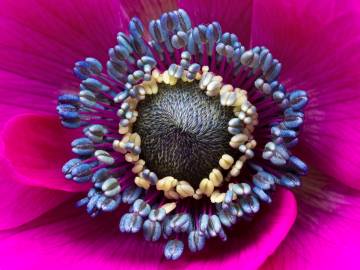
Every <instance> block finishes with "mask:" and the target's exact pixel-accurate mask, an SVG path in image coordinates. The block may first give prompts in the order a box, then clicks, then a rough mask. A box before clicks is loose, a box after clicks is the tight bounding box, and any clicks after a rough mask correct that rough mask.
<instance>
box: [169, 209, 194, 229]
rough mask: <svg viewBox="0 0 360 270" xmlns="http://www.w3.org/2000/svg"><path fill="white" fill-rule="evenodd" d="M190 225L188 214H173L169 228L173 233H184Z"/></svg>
mask: <svg viewBox="0 0 360 270" xmlns="http://www.w3.org/2000/svg"><path fill="white" fill-rule="evenodd" d="M190 225H191V217H190V216H189V214H185V213H181V214H175V215H174V217H173V218H172V219H171V223H170V226H171V227H172V228H173V230H174V231H175V232H186V231H187V230H188V229H189V227H190Z"/></svg>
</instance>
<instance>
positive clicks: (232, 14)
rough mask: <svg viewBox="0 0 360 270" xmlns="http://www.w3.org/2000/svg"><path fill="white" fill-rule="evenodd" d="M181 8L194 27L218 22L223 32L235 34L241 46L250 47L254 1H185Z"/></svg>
mask: <svg viewBox="0 0 360 270" xmlns="http://www.w3.org/2000/svg"><path fill="white" fill-rule="evenodd" d="M179 6H180V7H181V8H183V9H185V10H186V11H187V12H188V13H189V15H190V18H191V20H192V22H193V25H194V26H196V25H198V24H208V23H212V22H213V21H217V22H219V23H220V24H221V27H222V30H223V32H230V33H234V34H236V35H237V36H238V38H239V41H240V42H241V44H243V45H245V46H248V45H249V42H250V31H251V18H252V12H253V0H244V1H237V0H224V1H218V0H211V1H205V2H204V1H193V0H184V1H179Z"/></svg>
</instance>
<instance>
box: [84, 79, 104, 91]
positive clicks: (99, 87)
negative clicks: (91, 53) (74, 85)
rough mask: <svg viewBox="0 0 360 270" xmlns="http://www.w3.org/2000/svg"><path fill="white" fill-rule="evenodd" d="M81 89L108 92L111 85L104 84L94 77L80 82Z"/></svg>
mask: <svg viewBox="0 0 360 270" xmlns="http://www.w3.org/2000/svg"><path fill="white" fill-rule="evenodd" d="M80 89H82V90H89V91H92V92H101V91H103V92H107V91H109V90H110V88H109V86H107V85H104V84H103V83H101V82H100V81H99V80H96V79H94V78H87V79H86V80H83V81H82V82H81V84H80Z"/></svg>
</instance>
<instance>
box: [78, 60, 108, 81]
mask: <svg viewBox="0 0 360 270" xmlns="http://www.w3.org/2000/svg"><path fill="white" fill-rule="evenodd" d="M101 71H102V65H101V63H100V62H99V61H98V60H97V59H95V58H91V57H89V58H86V59H85V61H79V62H76V63H75V67H74V73H75V75H76V76H77V77H78V78H79V79H81V80H85V79H86V78H88V77H90V76H91V75H98V74H100V73H101Z"/></svg>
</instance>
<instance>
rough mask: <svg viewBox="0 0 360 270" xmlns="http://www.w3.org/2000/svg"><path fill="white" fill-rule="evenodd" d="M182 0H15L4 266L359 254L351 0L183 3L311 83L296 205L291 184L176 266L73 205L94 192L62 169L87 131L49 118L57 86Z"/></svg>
mask: <svg viewBox="0 0 360 270" xmlns="http://www.w3.org/2000/svg"><path fill="white" fill-rule="evenodd" d="M175 4H176V3H169V2H160V3H158V5H150V4H149V3H146V2H144V3H141V4H133V3H127V2H124V3H122V4H121V5H119V3H115V2H110V1H109V2H106V3H103V2H101V3H100V2H97V1H87V2H86V3H82V4H80V2H76V3H72V2H70V1H69V2H67V1H63V2H62V4H61V6H53V5H51V4H49V3H43V2H39V3H31V4H29V3H28V2H25V1H24V2H17V3H11V2H4V4H3V5H4V7H3V8H2V10H4V11H3V12H2V13H3V14H2V17H1V21H2V23H1V24H0V25H2V26H3V27H4V29H13V31H11V33H9V32H8V31H2V34H1V36H0V40H1V45H0V46H1V51H0V53H1V56H2V59H3V61H2V64H1V73H0V74H1V76H2V78H3V80H2V81H3V86H2V87H1V90H2V91H3V92H4V93H3V94H5V95H4V96H5V97H6V99H5V101H4V102H2V104H1V107H2V112H3V114H2V117H1V118H0V121H2V123H4V128H3V142H4V144H3V147H2V148H3V151H2V159H1V162H2V167H3V170H2V179H3V181H1V185H3V186H1V188H0V192H2V194H3V202H2V204H1V209H2V211H1V215H3V216H2V218H1V226H2V228H3V229H5V230H4V231H3V232H2V233H1V239H2V240H1V243H0V247H1V250H2V254H4V255H5V256H4V258H3V259H2V262H1V264H3V265H4V266H5V265H7V266H6V268H15V269H16V268H35V267H37V268H41V267H45V265H47V266H48V264H49V263H52V262H54V261H55V260H56V264H55V265H54V267H59V268H60V267H64V266H68V265H71V267H74V268H75V267H94V268H95V267H114V268H115V267H117V268H118V267H124V268H125V267H126V268H131V267H133V268H135V267H136V268H141V267H143V268H151V267H154V268H155V267H156V268H158V267H181V268H192V267H193V268H198V267H200V266H201V267H219V266H220V267H224V268H227V267H230V266H233V267H234V266H241V267H242V268H245V269H253V268H257V267H260V266H261V265H262V266H263V267H264V268H265V269H266V268H271V267H273V268H274V269H279V268H284V269H289V268H290V269H291V268H300V267H302V268H305V269H312V268H321V267H323V268H324V267H327V268H338V266H342V267H344V266H345V265H346V264H348V265H347V267H348V268H354V267H355V265H356V264H357V256H356V254H358V252H359V250H358V249H359V248H358V245H356V243H357V241H358V240H359V235H358V233H357V227H358V225H359V215H358V213H357V212H358V211H357V208H358V207H357V206H358V203H359V194H358V192H357V191H356V190H357V188H358V183H357V172H358V166H356V165H358V160H359V155H358V151H356V150H357V149H356V147H358V145H356V144H355V143H353V142H356V138H357V132H358V130H357V129H358V126H357V116H358V112H356V110H354V111H352V110H351V111H349V110H347V109H346V108H348V107H349V108H351V107H350V106H352V105H356V104H357V102H358V101H359V94H358V93H357V92H356V90H357V87H358V86H359V78H360V76H358V75H359V68H357V66H356V63H357V60H359V55H358V54H357V53H356V49H357V47H358V45H359V40H358V39H357V36H358V33H359V30H360V29H359V26H360V25H359V19H358V16H357V15H358V14H359V9H358V7H357V5H356V3H355V2H354V3H353V2H351V1H346V3H337V2H335V1H334V2H331V4H330V3H327V4H326V6H323V5H321V3H311V4H309V5H307V4H306V3H303V2H298V1H294V2H288V1H286V2H285V1H284V2H282V1H273V2H272V3H263V2H261V1H254V2H252V1H248V2H245V1H243V2H241V4H240V7H238V6H239V4H238V3H237V2H231V1H229V2H228V3H224V2H223V1H222V2H221V3H220V4H219V3H216V2H214V3H213V2H211V3H206V4H194V3H190V1H189V2H186V1H185V2H180V3H179V5H180V6H181V7H182V8H184V9H186V10H187V12H188V13H189V14H190V16H191V17H192V18H194V19H195V23H198V22H199V23H201V22H206V23H210V22H212V21H215V20H216V21H218V22H219V23H220V24H221V25H222V27H223V29H224V30H225V31H232V32H235V33H236V34H237V35H238V37H239V40H240V41H241V42H242V44H245V45H246V46H248V45H249V43H251V44H252V45H265V46H267V47H268V48H269V49H270V50H271V52H272V53H273V55H274V56H276V57H277V58H278V59H279V60H280V61H281V62H282V63H283V65H284V68H283V73H282V75H281V76H282V77H281V78H282V81H283V82H284V84H285V86H286V87H287V88H288V89H296V88H300V89H308V93H309V95H310V98H311V102H310V104H309V106H308V107H307V109H306V121H305V126H304V128H303V131H302V135H301V141H302V142H301V143H300V146H301V147H300V149H299V151H298V152H299V155H300V156H301V158H303V159H304V160H306V161H307V162H308V163H309V164H310V168H311V171H310V173H309V175H308V176H307V177H305V178H304V179H303V187H302V188H299V189H298V190H297V191H296V194H295V197H296V199H297V204H296V202H295V199H294V196H293V195H292V193H291V192H289V191H287V190H282V189H280V190H278V191H277V193H276V195H275V197H274V201H273V203H272V205H271V206H270V207H268V208H266V207H265V209H264V211H262V212H261V213H260V214H259V215H258V216H256V217H255V218H254V219H253V220H252V221H251V222H250V223H244V224H243V223H241V224H239V225H237V227H236V229H233V231H231V237H229V240H228V242H227V243H224V244H223V243H219V242H213V243H211V244H210V245H207V247H206V248H205V250H204V251H203V252H202V253H201V254H199V255H195V256H188V255H189V254H187V253H185V254H184V258H182V259H180V260H179V261H177V262H172V263H168V262H164V261H163V260H162V255H161V254H162V250H159V249H162V247H160V246H159V245H156V244H147V243H144V241H143V240H141V239H137V238H136V237H128V236H124V235H119V233H118V232H117V230H115V229H114V228H116V227H117V224H118V220H117V217H116V216H115V215H102V216H99V217H97V218H96V219H94V220H91V219H90V218H87V217H86V216H84V215H83V214H82V212H81V211H80V209H75V208H73V207H72V205H73V203H74V201H76V200H77V199H80V198H81V197H82V195H80V196H79V195H78V194H77V193H78V192H82V194H83V193H84V190H85V189H83V188H82V187H80V186H79V185H76V184H74V183H69V182H66V181H64V180H63V177H62V176H61V174H60V172H59V168H60V167H61V166H62V163H64V162H65V161H66V160H67V159H69V158H70V155H69V151H67V145H69V144H70V142H71V141H72V139H73V138H75V137H78V136H79V133H78V132H76V131H74V132H71V133H70V132H69V131H67V130H64V129H62V128H61V127H60V126H59V125H58V122H57V118H56V117H55V116H54V115H52V114H51V113H50V114H49V113H48V112H52V110H53V108H54V107H55V106H56V104H55V101H56V96H57V95H58V93H59V89H61V90H68V89H73V88H74V87H75V81H74V80H73V79H72V77H71V71H70V69H69V67H71V66H72V62H74V61H77V60H79V58H84V57H87V56H89V55H91V56H94V57H97V58H99V59H100V60H102V61H105V59H106V55H105V54H103V53H104V52H107V49H108V48H111V47H112V46H113V40H112V38H113V37H114V36H116V33H117V32H118V31H119V30H121V27H124V26H125V25H126V24H127V22H128V21H129V19H128V15H130V16H132V15H138V16H139V17H141V18H142V19H143V20H148V19H150V18H157V17H158V16H159V15H160V14H161V13H162V12H164V11H169V10H174V9H176V7H175ZM77 5H79V6H77ZM25 10H26V11H27V12H24V11H25ZM235 10H236V11H237V10H240V13H241V15H242V16H238V13H236V12H235ZM65 14H66V20H65V18H64V17H65ZM119 14H120V16H116V15H119ZM127 14H128V15H127ZM274 14H281V15H282V16H279V17H275V16H274ZM112 15H113V16H112ZM197 20H199V21H197ZM44 21H46V22H47V23H46V24H44ZM330 27H331V31H330V30H329V28H330ZM119 28H120V29H119ZM122 29H123V28H122ZM36 41H37V42H36ZM91 41H93V42H91ZM320 44H321V45H320ZM320 46H321V48H320ZM350 53H351V57H350V55H348V54H350ZM60 54H61V55H60ZM340 56H341V57H340ZM345 56H348V57H345ZM29 64H30V65H29ZM23 112H31V114H25V115H20V113H23ZM45 113H46V114H45ZM350 146H351V147H350ZM324 157H326V158H324ZM349 157H351V160H350V161H349ZM85 188H88V187H85ZM8 189H9V191H8ZM119 212H124V210H123V209H119ZM297 212H298V217H297V219H296V220H295V217H296V213H297ZM119 215H120V213H119ZM339 246H341V248H338V247H339ZM270 255H271V256H270ZM331 255H333V256H331ZM15 256H16V257H17V258H18V257H21V258H22V260H14V258H15ZM304 258H305V259H304ZM59 259H61V260H59Z"/></svg>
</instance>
